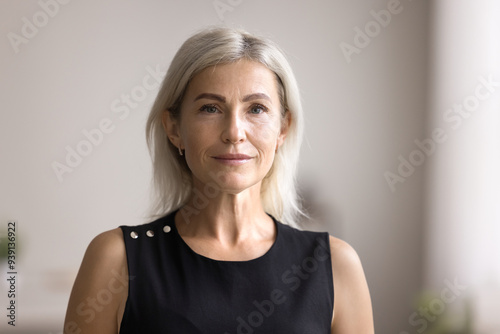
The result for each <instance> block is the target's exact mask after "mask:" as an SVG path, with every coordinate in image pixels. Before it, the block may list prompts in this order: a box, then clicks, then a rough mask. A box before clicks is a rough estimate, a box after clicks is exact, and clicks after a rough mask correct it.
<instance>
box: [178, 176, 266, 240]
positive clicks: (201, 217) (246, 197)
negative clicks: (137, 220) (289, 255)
mask: <svg viewBox="0 0 500 334" xmlns="http://www.w3.org/2000/svg"><path fill="white" fill-rule="evenodd" d="M204 189H207V188H206V187H205V184H203V183H202V182H200V181H195V182H193V192H192V194H193V195H192V196H191V198H190V199H189V201H188V203H187V204H186V205H184V206H183V207H182V208H181V209H180V212H179V214H178V215H177V216H178V217H177V221H178V223H179V224H178V229H179V231H180V232H181V233H182V234H183V235H185V236H189V237H200V238H210V239H217V240H218V241H219V242H220V243H222V244H226V245H236V244H238V243H240V242H243V241H246V240H250V239H261V238H266V237H268V236H269V234H273V233H274V224H273V221H272V219H271V218H270V217H269V216H268V215H267V214H266V213H265V211H264V208H263V206H262V202H261V199H260V189H261V183H258V184H256V185H254V186H252V187H250V188H248V189H245V190H244V191H242V192H239V193H237V194H233V193H228V192H223V191H219V192H216V193H215V194H214V193H211V192H210V191H207V190H205V191H204Z"/></svg>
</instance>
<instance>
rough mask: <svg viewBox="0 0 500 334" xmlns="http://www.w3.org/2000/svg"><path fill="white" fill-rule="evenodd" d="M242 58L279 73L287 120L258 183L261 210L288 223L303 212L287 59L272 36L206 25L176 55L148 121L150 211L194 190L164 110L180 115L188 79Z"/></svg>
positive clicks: (295, 104) (299, 126)
mask: <svg viewBox="0 0 500 334" xmlns="http://www.w3.org/2000/svg"><path fill="white" fill-rule="evenodd" d="M240 59H246V60H251V61H255V62H258V63H260V64H263V65H264V66H266V67H267V68H268V69H269V70H271V71H272V72H274V73H275V74H276V76H277V79H278V80H277V82H278V86H279V87H278V92H279V95H280V100H281V101H280V102H281V107H282V111H283V113H285V112H288V113H290V118H291V123H290V127H289V130H288V133H287V136H286V139H285V141H284V143H283V144H282V145H281V147H280V148H279V150H278V152H277V154H276V156H275V159H274V162H273V166H272V167H271V170H270V171H269V173H268V175H267V176H266V178H265V179H264V180H263V182H262V187H261V200H262V204H263V208H264V210H265V211H266V212H267V213H268V214H270V215H272V216H273V217H275V218H276V219H278V220H280V221H282V222H283V223H286V224H290V225H297V222H298V219H299V216H301V215H303V214H304V213H303V211H302V208H301V202H300V199H299V196H298V194H297V184H296V173H297V166H298V159H299V151H300V145H301V142H302V135H303V126H304V124H303V115H302V105H301V101H300V96H299V89H298V86H297V82H296V80H295V76H294V75H293V72H292V69H291V67H290V64H289V63H288V61H287V59H286V57H285V55H284V53H283V52H282V51H281V50H280V48H279V47H278V46H277V45H276V44H274V43H273V42H271V41H270V40H267V39H264V38H260V37H257V36H254V35H251V34H249V33H247V32H245V31H242V30H238V29H232V28H210V29H205V30H202V31H200V32H199V33H197V34H195V35H193V36H192V37H190V38H189V39H188V40H186V41H185V42H184V44H182V46H181V47H180V49H179V50H178V51H177V53H176V54H175V56H174V58H173V60H172V62H171V64H170V67H169V69H168V71H167V74H166V76H165V79H164V80H163V83H162V85H161V87H160V90H159V93H158V96H157V97H156V100H155V102H154V104H153V107H152V110H151V113H150V114H149V118H148V121H147V125H146V139H147V144H148V148H149V152H150V154H151V158H152V162H153V179H152V181H153V202H152V215H153V216H156V217H159V216H164V215H166V214H168V213H169V212H171V211H173V210H176V209H177V208H179V207H181V206H182V205H184V204H185V203H186V201H187V200H188V198H189V196H190V195H191V191H192V175H191V171H190V170H189V168H188V166H187V164H186V162H185V159H183V157H181V156H179V153H178V149H177V147H175V146H174V145H173V144H172V143H171V142H170V140H168V137H167V134H166V132H165V130H164V128H163V124H162V114H163V113H164V112H165V111H166V110H168V111H170V112H171V113H172V114H173V116H174V117H175V116H176V115H178V114H179V111H180V106H181V103H182V99H183V98H184V94H185V92H186V89H187V86H188V84H189V82H190V80H191V79H192V78H193V77H194V76H195V75H196V74H198V73H199V72H200V71H202V70H203V69H205V68H207V67H210V66H214V65H217V64H225V63H231V62H235V61H238V60H240Z"/></svg>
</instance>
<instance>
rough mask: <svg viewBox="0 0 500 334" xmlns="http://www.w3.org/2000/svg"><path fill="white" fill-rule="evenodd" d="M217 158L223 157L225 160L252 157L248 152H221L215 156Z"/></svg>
mask: <svg viewBox="0 0 500 334" xmlns="http://www.w3.org/2000/svg"><path fill="white" fill-rule="evenodd" d="M214 158H215V159H223V160H244V159H246V160H248V159H251V158H252V157H251V156H249V155H246V154H221V155H217V156H215V157H214Z"/></svg>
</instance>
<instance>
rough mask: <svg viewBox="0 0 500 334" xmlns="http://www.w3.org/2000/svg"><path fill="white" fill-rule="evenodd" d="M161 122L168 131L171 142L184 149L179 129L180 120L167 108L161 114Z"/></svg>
mask: <svg viewBox="0 0 500 334" xmlns="http://www.w3.org/2000/svg"><path fill="white" fill-rule="evenodd" d="M161 123H162V124H163V128H164V129H165V132H166V133H167V137H168V139H169V140H170V142H171V143H172V144H173V145H174V146H175V147H177V148H179V149H182V140H181V135H180V130H179V122H178V121H177V120H176V119H175V118H174V117H173V116H172V113H171V112H170V111H169V110H165V111H164V112H163V114H162V115H161Z"/></svg>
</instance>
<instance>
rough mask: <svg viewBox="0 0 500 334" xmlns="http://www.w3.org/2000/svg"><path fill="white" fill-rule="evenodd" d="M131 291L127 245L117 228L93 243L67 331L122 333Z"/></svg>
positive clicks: (80, 276)
mask: <svg viewBox="0 0 500 334" xmlns="http://www.w3.org/2000/svg"><path fill="white" fill-rule="evenodd" d="M127 295H128V271H127V260H126V254H125V245H124V242H123V236H122V232H121V230H120V229H119V228H117V229H114V230H111V231H108V232H104V233H102V234H100V235H98V236H97V237H95V238H94V240H92V242H91V243H90V244H89V246H88V248H87V251H86V252H85V256H84V258H83V261H82V264H81V266H80V270H79V272H78V275H77V277H76V280H75V284H74V285H73V290H72V291H71V296H70V299H69V304H68V309H67V311H66V319H65V321H64V333H65V334H86V333H92V334H116V333H118V331H119V324H120V322H121V317H122V315H123V310H124V307H125V302H126V299H127Z"/></svg>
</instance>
